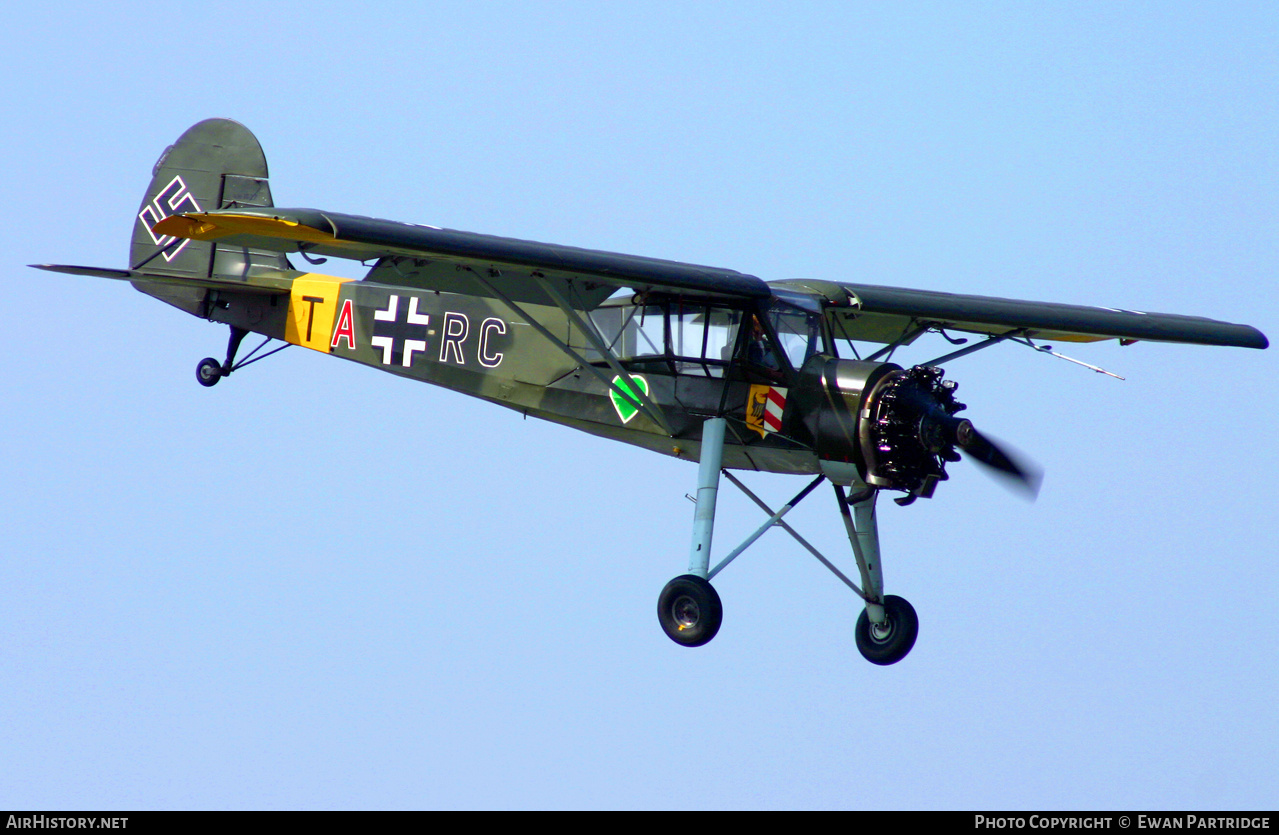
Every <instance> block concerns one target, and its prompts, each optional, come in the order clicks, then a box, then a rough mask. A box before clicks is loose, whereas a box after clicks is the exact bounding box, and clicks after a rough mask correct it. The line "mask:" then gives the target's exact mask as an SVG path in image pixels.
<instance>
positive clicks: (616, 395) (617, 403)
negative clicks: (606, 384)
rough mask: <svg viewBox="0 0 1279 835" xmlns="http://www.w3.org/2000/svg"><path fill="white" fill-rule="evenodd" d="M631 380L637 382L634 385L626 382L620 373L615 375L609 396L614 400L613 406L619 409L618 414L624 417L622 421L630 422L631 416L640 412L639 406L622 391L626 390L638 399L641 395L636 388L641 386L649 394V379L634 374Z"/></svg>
mask: <svg viewBox="0 0 1279 835" xmlns="http://www.w3.org/2000/svg"><path fill="white" fill-rule="evenodd" d="M631 380H632V381H633V382H634V383H635V386H634V387H632V386H631V385H630V384H629V383H627V382H625V381H624V380H623V379H622V378H621V376H620V375H619V376H617V377H614V378H613V385H612V386H611V387H610V388H609V390H608V396H609V397H610V398H612V400H613V408H614V409H616V410H617V416H618V417H620V418H621V419H622V423H630V422H631V418H633V417H635V416H636V415H637V414H639V408H638V407H636V405H635V404H634V403H632V402H631V401H630V400H627V399H626V398H625V397H623V396H622V391H624V392H626V393H627V394H629V395H630V396H631V397H634V398H635V399H636V400H639V396H638V395H636V393H635V389H636V388H640V389H642V390H643V391H644V393H645V394H648V380H645V379H644V378H643V377H641V376H639V375H638V374H632V375H631ZM618 389H621V390H622V391H618Z"/></svg>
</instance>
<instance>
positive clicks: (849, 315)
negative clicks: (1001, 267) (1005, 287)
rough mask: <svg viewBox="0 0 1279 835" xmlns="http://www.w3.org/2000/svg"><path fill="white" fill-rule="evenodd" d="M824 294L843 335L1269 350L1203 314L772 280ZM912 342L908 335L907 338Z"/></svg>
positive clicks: (1249, 331) (1252, 333) (1254, 335)
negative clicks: (932, 332) (932, 330)
mask: <svg viewBox="0 0 1279 835" xmlns="http://www.w3.org/2000/svg"><path fill="white" fill-rule="evenodd" d="M772 284H773V285H774V286H778V285H780V286H785V287H790V288H793V289H803V290H807V291H809V292H818V293H820V294H822V295H824V296H825V297H826V298H827V299H829V300H830V301H831V302H832V306H831V308H830V313H829V314H828V315H829V317H830V322H831V327H832V330H833V331H834V333H835V336H836V337H837V338H849V339H854V340H864V341H868V342H884V343H888V342H893V341H895V340H897V339H899V338H901V337H902V336H904V335H909V334H910V333H912V332H913V331H916V330H918V328H919V326H920V325H923V324H926V323H932V324H933V325H934V326H935V327H937V328H941V329H943V330H955V331H966V332H969V333H980V334H986V335H987V336H1003V335H1010V334H1016V335H1019V336H1030V337H1034V338H1036V339H1045V340H1048V339H1051V340H1055V341H1062V342H1097V341H1101V340H1104V339H1119V340H1123V341H1125V342H1128V341H1137V340H1141V341H1150V342H1182V343H1188V344H1194V345H1229V346H1235V347H1240V348H1266V347H1267V346H1269V344H1270V341H1269V340H1268V339H1267V338H1266V336H1265V334H1263V333H1262V332H1261V331H1259V330H1257V329H1256V328H1253V327H1250V326H1248V325H1236V324H1232V323H1230V322H1220V321H1217V320H1215V319H1207V318H1204V317H1200V316H1182V315H1177V314H1172V313H1146V312H1142V311H1138V310H1120V309H1116V308H1109V307H1085V306H1081V305H1072V304H1055V303H1049V302H1035V301H1023V300H1018V299H1003V298H996V297H992V296H973V295H964V294H960V293H942V292H937V291H932V290H908V289H905V288H902V287H881V286H876V285H873V284H849V283H844V282H830V281H809V280H804V279H794V280H787V281H777V282H772ZM904 341H905V342H909V341H910V339H909V338H908V339H906V340H904Z"/></svg>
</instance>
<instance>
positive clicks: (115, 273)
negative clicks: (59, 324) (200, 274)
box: [27, 264, 303, 295]
mask: <svg viewBox="0 0 1279 835" xmlns="http://www.w3.org/2000/svg"><path fill="white" fill-rule="evenodd" d="M27 266H30V267H35V268H36V269H37V270H48V271H49V272H54V273H67V274H68V275H87V276H91V277H93V278H114V279H117V280H119V281H129V282H132V283H134V284H167V285H171V286H174V287H203V288H205V289H209V290H235V291H237V292H241V293H264V294H267V295H276V294H285V293H288V292H289V288H290V287H292V286H293V279H294V278H296V277H297V276H300V275H303V273H301V272H290V271H284V270H281V271H276V272H275V273H273V274H267V273H259V274H255V275H248V276H244V277H239V276H235V277H233V276H211V277H209V278H187V277H183V276H172V275H159V274H157V273H149V272H146V271H145V270H116V269H111V268H108V267H77V266H73V265H71V264H28V265H27Z"/></svg>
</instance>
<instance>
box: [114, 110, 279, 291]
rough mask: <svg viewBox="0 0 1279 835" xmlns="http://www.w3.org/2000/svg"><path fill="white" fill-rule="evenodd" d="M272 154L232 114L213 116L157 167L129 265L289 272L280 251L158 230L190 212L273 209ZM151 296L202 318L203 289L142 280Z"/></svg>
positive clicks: (178, 271) (173, 270) (183, 273)
mask: <svg viewBox="0 0 1279 835" xmlns="http://www.w3.org/2000/svg"><path fill="white" fill-rule="evenodd" d="M272 205H273V203H272V200H271V186H270V183H269V182H268V175H267V165H266V156H265V155H264V154H263V153H262V146H261V145H260V144H258V140H257V138H256V137H255V136H254V135H253V134H252V133H251V132H250V131H249V129H248V128H246V127H244V125H241V124H240V123H239V122H234V121H232V120H230V119H205V120H204V121H203V122H199V123H197V124H195V125H193V126H192V127H190V128H189V129H188V130H187V131H186V132H185V133H183V134H182V136H181V137H179V138H178V141H177V142H175V143H173V144H172V145H170V146H169V147H168V148H166V149H165V151H164V153H163V154H161V155H160V159H159V160H157V161H156V164H155V167H154V168H153V169H152V176H151V184H150V185H149V186H148V187H147V191H146V194H145V196H144V197H143V198H142V204H141V206H140V207H139V209H138V214H137V220H136V222H135V223H134V225H133V239H132V241H131V245H130V249H129V266H130V267H131V268H132V269H135V270H145V271H146V272H149V273H157V274H160V275H171V276H175V277H186V278H207V277H209V276H211V275H244V274H246V273H247V272H248V271H249V270H250V268H252V267H267V268H275V269H289V266H290V265H289V262H288V259H287V258H286V257H285V256H284V255H283V254H282V253H279V252H271V251H266V250H253V249H248V248H245V247H231V246H226V245H224V244H218V243H216V242H209V241H193V240H188V239H186V238H174V237H171V236H168V235H157V234H156V233H155V232H153V231H152V227H153V226H154V225H155V224H156V223H158V222H159V221H161V220H163V219H164V218H166V217H168V216H170V215H175V214H181V213H183V212H201V211H211V210H216V209H224V208H236V207H269V206H272ZM134 287H136V288H137V289H138V290H141V291H142V292H144V293H146V294H147V295H151V296H155V297H156V298H158V299H161V300H162V301H166V302H168V303H169V304H172V305H174V306H175V307H178V308H180V309H182V310H185V311H187V312H188V313H192V314H194V315H199V312H200V309H201V305H202V304H203V302H204V297H205V291H204V290H203V289H202V288H198V287H190V288H188V287H181V286H173V285H156V284H140V283H135V284H134Z"/></svg>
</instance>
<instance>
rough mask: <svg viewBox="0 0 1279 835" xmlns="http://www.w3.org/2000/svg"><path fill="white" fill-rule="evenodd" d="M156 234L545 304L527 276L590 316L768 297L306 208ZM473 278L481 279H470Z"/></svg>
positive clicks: (171, 220) (677, 268)
mask: <svg viewBox="0 0 1279 835" xmlns="http://www.w3.org/2000/svg"><path fill="white" fill-rule="evenodd" d="M155 229H156V231H157V232H158V233H161V234H165V235H173V236H175V237H180V238H193V239H195V240H201V241H211V240H217V241H221V242H223V243H226V244H230V245H233V246H248V247H252V248H255V249H273V250H276V251H281V252H301V253H302V254H303V256H304V257H306V258H308V259H314V258H315V257H316V256H335V257H339V258H350V259H355V260H358V261H377V265H376V266H375V267H374V269H373V270H372V271H371V272H370V273H369V274H368V275H367V276H366V279H367V280H370V281H377V282H383V283H389V284H401V285H407V286H417V287H422V288H425V289H432V290H440V291H446V292H459V293H466V294H470V295H480V296H488V295H491V293H490V292H489V291H488V288H486V287H484V286H483V283H484V282H487V283H489V284H492V285H493V286H494V287H496V288H497V289H498V290H500V291H501V292H502V293H503V294H505V295H507V296H509V297H510V298H511V299H514V300H515V301H521V302H534V303H539V304H552V303H553V301H552V299H550V298H549V297H548V296H547V294H546V292H545V290H544V289H543V288H542V286H541V285H540V283H539V281H538V280H536V279H541V280H545V281H549V282H551V283H552V284H553V285H554V286H555V287H556V289H557V290H558V291H559V292H560V294H561V295H562V296H563V297H564V298H566V299H567V300H568V301H569V303H570V304H572V306H573V307H575V308H577V309H579V310H591V309H593V308H595V307H596V306H598V305H599V304H600V302H602V301H604V299H606V298H608V297H609V296H611V295H612V294H613V293H614V292H616V291H617V290H618V289H620V288H628V289H632V290H634V291H636V292H644V291H647V290H666V291H671V292H680V291H685V292H697V293H703V294H709V295H723V296H727V297H734V298H743V297H745V298H768V297H769V296H770V295H771V293H772V291H771V290H770V289H769V287H768V285H767V284H765V283H764V282H763V281H762V280H761V279H759V278H756V277H755V276H753V275H746V274H744V273H739V272H736V271H734V270H727V269H721V268H718V267H705V266H700V265H697V264H685V263H681V262H678V261H664V260H661V259H658V258H643V257H640V256H635V255H621V254H618V253H613V252H602V251H599V250H592V249H580V248H577V247H570V246H560V245H557V244H545V243H538V242H536V241H524V240H518V239H515V238H502V237H498V236H496V235H480V234H476V233H474V232H460V231H457V230H455V229H441V228H439V227H435V226H420V225H416V224H412V223H398V222H395V221H390V220H378V219H376V218H369V217H360V216H357V215H345V214H338V213H335V212H322V211H319V210H316V209H281V208H266V209H233V210H223V211H217V212H198V213H194V212H193V213H188V214H182V215H172V216H170V217H167V218H165V219H164V220H162V221H160V222H159V223H158V224H156V226H155ZM476 273H478V274H479V275H480V276H482V277H483V279H484V282H479V281H477V280H476V279H475V278H474V277H473V275H474V274H476Z"/></svg>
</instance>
